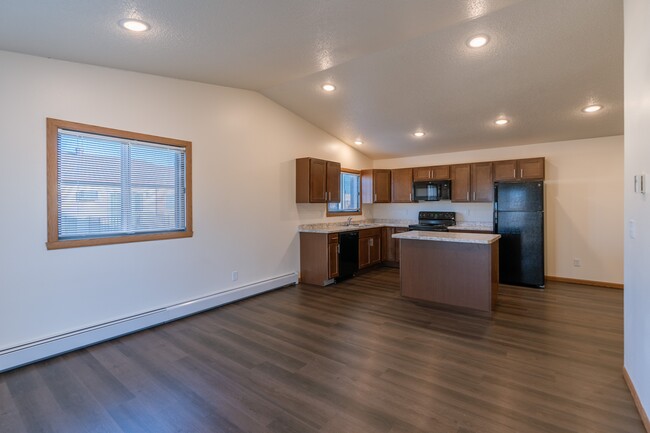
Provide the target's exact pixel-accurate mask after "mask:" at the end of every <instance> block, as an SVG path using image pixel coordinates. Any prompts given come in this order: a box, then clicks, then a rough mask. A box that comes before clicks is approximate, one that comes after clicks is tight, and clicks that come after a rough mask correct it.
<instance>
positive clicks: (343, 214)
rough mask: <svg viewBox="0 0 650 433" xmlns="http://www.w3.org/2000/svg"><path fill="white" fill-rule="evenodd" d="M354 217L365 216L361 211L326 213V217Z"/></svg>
mask: <svg viewBox="0 0 650 433" xmlns="http://www.w3.org/2000/svg"><path fill="white" fill-rule="evenodd" d="M353 215H363V212H361V211H356V212H330V211H329V210H328V211H327V212H326V213H325V216H326V217H347V216H353Z"/></svg>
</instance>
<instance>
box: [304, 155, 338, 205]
mask: <svg viewBox="0 0 650 433" xmlns="http://www.w3.org/2000/svg"><path fill="white" fill-rule="evenodd" d="M340 201H341V164H340V163H338V162H332V161H325V160H323V159H316V158H298V159H296V203H330V202H331V203H338V202H340Z"/></svg>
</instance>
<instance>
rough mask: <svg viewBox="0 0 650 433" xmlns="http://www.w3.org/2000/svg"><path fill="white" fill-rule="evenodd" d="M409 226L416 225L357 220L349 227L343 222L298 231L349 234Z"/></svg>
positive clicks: (411, 222) (391, 221)
mask: <svg viewBox="0 0 650 433" xmlns="http://www.w3.org/2000/svg"><path fill="white" fill-rule="evenodd" d="M409 224H416V222H415V221H412V220H387V219H377V220H357V221H352V224H350V225H349V226H348V225H346V223H345V222H338V223H320V224H303V225H301V226H298V231H299V232H301V233H340V232H351V231H356V230H363V229H373V228H380V227H403V228H407V227H408V226H409Z"/></svg>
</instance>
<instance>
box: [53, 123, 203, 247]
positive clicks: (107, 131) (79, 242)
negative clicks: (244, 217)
mask: <svg viewBox="0 0 650 433" xmlns="http://www.w3.org/2000/svg"><path fill="white" fill-rule="evenodd" d="M59 129H67V130H69V131H77V132H85V133H89V134H97V135H104V136H109V137H115V138H121V139H127V140H138V141H144V142H150V143H158V144H164V145H168V146H175V147H182V148H184V149H185V202H186V203H185V230H183V231H170V232H163V233H151V234H137V235H121V236H120V235H118V236H110V237H97V238H88V239H69V240H61V239H59V218H58V216H59V215H58V153H57V152H58V150H57V137H58V131H59ZM193 234H194V233H193V230H192V142H190V141H184V140H176V139H173V138H166V137H158V136H155V135H148V134H140V133H137V132H130V131H122V130H119V129H112V128H105V127H102V126H95V125H86V124H83V123H77V122H69V121H66V120H59V119H52V118H47V243H46V244H45V245H46V247H47V249H48V250H54V249H61V248H76V247H89V246H96V245H112V244H123V243H130V242H144V241H156V240H164V239H178V238H189V237H192V236H193Z"/></svg>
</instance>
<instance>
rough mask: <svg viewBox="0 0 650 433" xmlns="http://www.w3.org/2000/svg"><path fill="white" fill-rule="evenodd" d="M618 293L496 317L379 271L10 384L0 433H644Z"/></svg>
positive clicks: (536, 303) (248, 305) (230, 311)
mask: <svg viewBox="0 0 650 433" xmlns="http://www.w3.org/2000/svg"><path fill="white" fill-rule="evenodd" d="M622 298H623V297H622V292H621V291H617V290H612V289H601V288H593V287H584V286H576V285H568V284H558V283H550V284H549V285H548V287H547V289H546V291H543V292H542V291H536V290H531V289H522V288H514V287H502V288H501V291H500V300H499V303H498V307H497V309H496V312H495V313H494V314H493V316H492V317H491V318H489V317H485V316H479V315H467V314H461V313H458V312H451V311H443V310H436V309H432V308H430V307H425V306H422V305H417V304H414V303H412V302H409V301H405V300H402V299H400V298H399V274H398V271H397V270H395V269H388V268H381V269H378V270H376V271H372V272H370V273H367V274H365V275H362V276H359V277H357V278H355V279H353V280H349V281H348V282H345V283H342V284H339V285H336V286H333V287H327V288H318V287H313V286H306V285H305V286H297V287H289V288H285V289H281V290H277V291H274V292H271V293H268V294H265V295H261V296H258V297H255V298H251V299H248V300H244V301H240V302H238V303H235V304H231V305H228V306H225V307H221V308H218V309H216V310H213V311H210V312H207V313H203V314H200V315H197V316H193V317H190V318H187V319H184V320H180V321H177V322H175V323H172V324H168V325H165V326H160V327H157V328H154V329H151V330H148V331H144V332H140V333H137V334H134V335H131V336H127V337H123V338H120V339H117V340H113V341H111V342H107V343H103V344H100V345H97V346H94V347H91V348H88V349H85V350H81V351H77V352H73V353H70V354H67V355H64V356H61V357H58V358H54V359H51V360H48V361H44V362H41V363H38V364H34V365H31V366H27V367H24V368H21V369H17V370H14V371H11V372H8V373H5V374H1V375H0V432H3V433H4V432H30V433H31V432H65V433H76V432H153V433H163V432H288V433H290V432H296V433H311V432H332V433H334V432H337V433H347V432H363V433H369V432H388V433H407V432H413V433H418V432H427V433H436V432H453V433H472V432H476V433H478V432H485V433H515V432H517V433H526V432H545V433H549V432H558V433H569V432H576V433H577V432H579V433H599V432H603V433H605V432H607V433H616V432H620V433H623V432H625V433H636V432H639V433H642V432H644V430H643V426H642V424H641V420H640V418H639V415H638V413H637V412H636V409H635V407H634V404H633V402H632V398H631V396H630V393H629V391H628V389H627V388H626V386H625V383H624V381H623V378H622V375H621V366H622V362H623V354H622V353H623V338H622V334H623V307H622V302H623V299H622Z"/></svg>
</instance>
